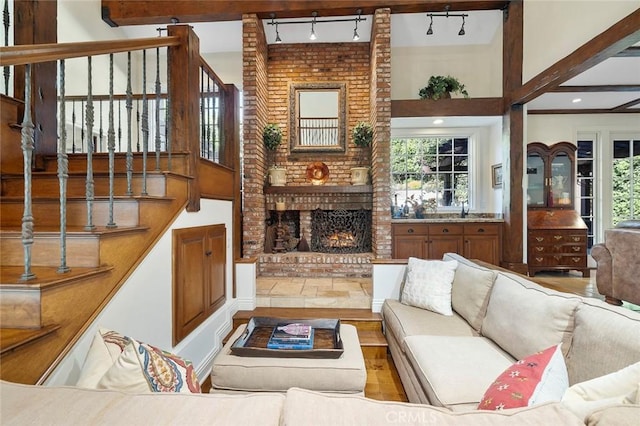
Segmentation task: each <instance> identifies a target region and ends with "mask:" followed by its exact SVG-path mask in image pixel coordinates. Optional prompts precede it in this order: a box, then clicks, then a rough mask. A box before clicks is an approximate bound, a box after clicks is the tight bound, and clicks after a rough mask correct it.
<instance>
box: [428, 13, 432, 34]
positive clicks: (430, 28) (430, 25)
mask: <svg viewBox="0 0 640 426" xmlns="http://www.w3.org/2000/svg"><path fill="white" fill-rule="evenodd" d="M430 18H431V22H429V29H428V30H427V35H433V16H430Z"/></svg>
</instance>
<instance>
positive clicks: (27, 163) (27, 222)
mask: <svg viewBox="0 0 640 426" xmlns="http://www.w3.org/2000/svg"><path fill="white" fill-rule="evenodd" d="M34 129H35V126H34V125H33V121H32V119H31V64H27V65H25V71H24V117H23V120H22V131H21V135H22V154H23V157H24V212H23V214H22V246H23V247H24V273H23V274H22V276H21V277H20V279H21V280H23V281H28V280H32V279H34V278H35V277H36V275H35V274H34V273H33V272H32V271H31V246H33V212H32V210H31V204H32V203H31V161H32V159H33V148H34V139H33V134H34Z"/></svg>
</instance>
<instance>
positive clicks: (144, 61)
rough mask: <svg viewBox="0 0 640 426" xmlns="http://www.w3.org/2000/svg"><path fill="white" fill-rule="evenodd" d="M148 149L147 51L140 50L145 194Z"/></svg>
mask: <svg viewBox="0 0 640 426" xmlns="http://www.w3.org/2000/svg"><path fill="white" fill-rule="evenodd" d="M148 151H149V102H148V101H147V51H146V49H145V50H143V51H142V193H141V194H142V195H148V194H147V154H148Z"/></svg>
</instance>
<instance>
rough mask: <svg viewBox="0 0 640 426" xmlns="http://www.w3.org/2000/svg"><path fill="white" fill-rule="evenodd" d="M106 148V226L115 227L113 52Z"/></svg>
mask: <svg viewBox="0 0 640 426" xmlns="http://www.w3.org/2000/svg"><path fill="white" fill-rule="evenodd" d="M107 149H108V150H109V221H108V222H107V228H117V227H118V225H116V223H115V221H114V220H113V191H114V178H115V149H116V135H115V130H114V128H113V53H110V54H109V128H108V129H107Z"/></svg>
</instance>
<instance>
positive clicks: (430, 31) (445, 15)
mask: <svg viewBox="0 0 640 426" xmlns="http://www.w3.org/2000/svg"><path fill="white" fill-rule="evenodd" d="M445 10H446V12H445V13H427V16H428V17H429V29H427V35H433V18H434V17H436V18H438V17H442V18H451V17H456V18H462V26H461V27H460V31H458V35H460V36H463V35H465V34H466V32H465V31H464V24H465V18H466V17H468V16H469V15H468V14H466V13H449V6H447V7H446V8H445Z"/></svg>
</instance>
